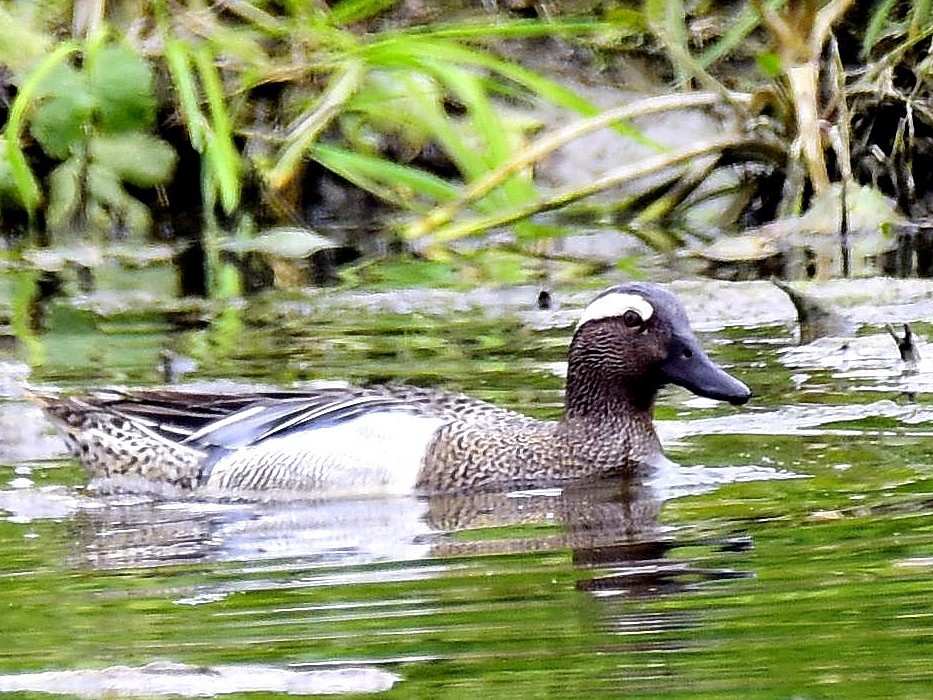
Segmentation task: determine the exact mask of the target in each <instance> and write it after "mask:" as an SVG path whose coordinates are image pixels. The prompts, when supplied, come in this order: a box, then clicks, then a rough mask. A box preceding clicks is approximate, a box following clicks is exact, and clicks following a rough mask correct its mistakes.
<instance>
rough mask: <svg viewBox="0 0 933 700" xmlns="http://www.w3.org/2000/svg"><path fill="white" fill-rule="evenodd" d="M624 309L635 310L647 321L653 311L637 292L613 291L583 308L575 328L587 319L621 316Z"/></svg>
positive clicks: (596, 319) (594, 319)
mask: <svg viewBox="0 0 933 700" xmlns="http://www.w3.org/2000/svg"><path fill="white" fill-rule="evenodd" d="M626 311H636V312H638V314H639V315H640V316H641V317H642V319H643V320H645V321H647V320H648V319H649V318H651V314H653V313H654V307H653V306H651V304H649V303H648V302H647V301H645V298H644V297H643V296H641V295H639V294H626V293H625V292H613V293H611V294H607V295H606V296H602V297H599V299H595V300H593V301H592V302H591V303H590V304H589V306H587V307H586V308H585V309H583V315H582V316H581V317H580V321H579V323H577V328H579V327H580V326H582V325H583V324H584V323H586V322H587V321H598V320H600V319H602V318H612V317H614V316H622V314H624V313H625V312H626Z"/></svg>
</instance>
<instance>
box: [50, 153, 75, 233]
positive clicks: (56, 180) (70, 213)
mask: <svg viewBox="0 0 933 700" xmlns="http://www.w3.org/2000/svg"><path fill="white" fill-rule="evenodd" d="M80 174H81V160H80V159H79V158H69V159H68V160H66V161H65V162H64V163H62V164H61V165H59V166H58V167H57V168H55V170H53V171H52V172H51V173H50V174H49V204H48V208H47V209H46V212H45V218H46V223H47V224H48V225H49V228H51V229H53V230H55V229H62V228H65V227H66V226H68V225H69V224H70V223H71V220H72V219H73V218H74V215H75V213H76V212H77V211H78V206H79V205H80V204H81V197H80V189H81V188H80V186H79V176H80Z"/></svg>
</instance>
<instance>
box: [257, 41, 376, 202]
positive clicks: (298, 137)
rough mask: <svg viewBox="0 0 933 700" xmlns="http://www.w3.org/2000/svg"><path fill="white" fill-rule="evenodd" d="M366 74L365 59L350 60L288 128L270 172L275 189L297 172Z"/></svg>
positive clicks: (279, 187) (270, 181) (270, 180)
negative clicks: (305, 157)
mask: <svg viewBox="0 0 933 700" xmlns="http://www.w3.org/2000/svg"><path fill="white" fill-rule="evenodd" d="M364 76H365V73H364V70H363V63H362V61H359V60H358V59H350V60H348V61H347V62H346V63H345V64H344V66H343V68H342V69H341V70H340V71H339V72H338V73H337V74H336V75H335V76H334V78H333V79H332V80H331V82H330V84H329V85H328V86H327V89H326V90H325V91H324V92H323V94H322V95H321V97H320V99H319V100H318V101H317V102H316V103H315V105H314V106H313V107H312V108H311V109H310V110H308V111H307V112H306V113H305V114H304V115H302V116H301V118H300V119H298V120H297V121H296V123H295V124H294V125H293V126H292V127H291V128H290V129H289V133H288V135H287V137H286V146H285V149H284V150H283V152H282V154H281V155H280V156H279V159H278V160H277V161H276V163H275V165H274V166H273V167H272V170H271V171H270V172H269V175H268V179H269V183H270V185H271V186H272V187H273V188H274V189H282V188H283V187H284V186H285V185H286V183H288V182H289V181H290V180H291V179H292V178H293V177H294V176H295V173H296V171H297V169H298V165H299V164H300V163H301V160H302V158H303V157H304V156H305V154H307V153H308V151H309V150H310V149H311V147H312V146H313V145H314V143H315V142H316V141H317V139H318V136H320V134H321V132H322V131H323V130H324V129H325V128H327V126H328V125H329V124H330V123H331V122H332V121H333V119H334V118H335V117H336V116H338V115H339V114H340V112H341V111H342V109H343V107H344V106H345V105H346V104H347V101H348V100H350V98H351V97H353V95H354V94H355V93H356V91H357V90H358V89H359V88H360V85H361V84H362V82H363V78H364Z"/></svg>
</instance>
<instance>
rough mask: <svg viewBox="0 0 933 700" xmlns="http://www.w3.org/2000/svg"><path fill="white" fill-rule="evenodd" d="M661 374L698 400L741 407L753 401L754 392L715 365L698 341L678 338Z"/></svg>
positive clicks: (674, 339)
mask: <svg viewBox="0 0 933 700" xmlns="http://www.w3.org/2000/svg"><path fill="white" fill-rule="evenodd" d="M661 373H662V374H663V375H664V378H665V379H666V380H667V381H668V382H670V383H671V384H676V385H677V386H682V387H683V388H684V389H689V390H690V391H692V392H693V393H694V394H696V395H697V396H705V397H706V398H708V399H717V400H719V401H728V402H729V403H731V404H734V405H736V406H739V405H741V404H743V403H745V402H746V401H748V399H749V398H751V395H752V392H751V390H750V389H749V388H748V387H747V386H745V384H743V383H742V382H740V381H739V380H738V379H736V378H735V377H733V376H732V375H731V374H729V373H727V372H726V371H725V370H723V369H722V367H720V366H719V365H717V364H716V363H714V362H713V361H712V360H711V359H709V356H708V355H707V354H706V353H705V352H704V351H703V348H701V347H700V345H699V343H697V341H696V339H694V338H685V337H682V336H674V337H673V338H672V339H671V344H670V356H669V359H668V360H667V361H666V362H665V363H664V364H663V365H661Z"/></svg>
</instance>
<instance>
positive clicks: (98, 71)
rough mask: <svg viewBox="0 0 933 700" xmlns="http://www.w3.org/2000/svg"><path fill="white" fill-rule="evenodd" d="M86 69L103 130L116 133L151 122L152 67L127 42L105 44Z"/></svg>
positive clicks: (153, 101)
mask: <svg viewBox="0 0 933 700" xmlns="http://www.w3.org/2000/svg"><path fill="white" fill-rule="evenodd" d="M87 73H88V82H89V84H90V85H91V89H92V90H93V91H94V94H95V95H96V96H97V103H98V114H97V118H98V122H99V126H100V128H101V130H102V131H104V132H107V133H111V134H117V133H121V132H126V131H135V130H140V131H142V130H148V129H150V128H151V127H152V126H153V124H154V123H155V110H156V101H155V96H154V95H153V92H152V82H153V76H152V68H151V67H150V66H149V63H148V62H147V61H146V60H145V59H144V58H143V57H142V56H140V55H139V54H137V53H136V52H135V51H133V50H132V49H130V48H129V47H128V46H123V45H120V44H113V45H109V46H104V47H102V48H101V49H100V50H99V51H97V52H96V54H95V56H94V60H93V61H92V62H90V64H89V65H88V67H87Z"/></svg>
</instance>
